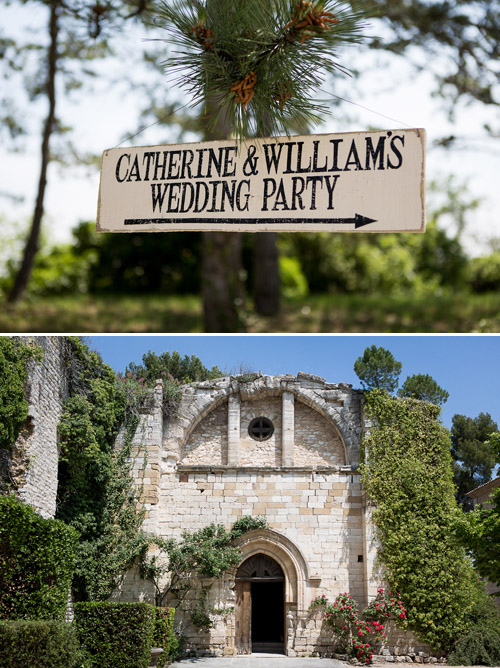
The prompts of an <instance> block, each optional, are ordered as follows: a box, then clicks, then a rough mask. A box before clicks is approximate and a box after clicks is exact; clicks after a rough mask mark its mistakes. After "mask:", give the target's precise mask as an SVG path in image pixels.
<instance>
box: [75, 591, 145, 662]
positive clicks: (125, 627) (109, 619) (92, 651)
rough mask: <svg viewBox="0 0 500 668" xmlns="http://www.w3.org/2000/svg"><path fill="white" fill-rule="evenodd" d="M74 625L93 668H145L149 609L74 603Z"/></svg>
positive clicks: (111, 604) (123, 605) (100, 603)
mask: <svg viewBox="0 0 500 668" xmlns="http://www.w3.org/2000/svg"><path fill="white" fill-rule="evenodd" d="M75 625H76V630H77V634H78V637H79V639H80V643H81V645H82V647H83V648H84V649H85V651H86V652H87V654H88V655H89V657H90V660H91V665H92V666H95V668H102V667H103V666H106V668H148V666H149V661H150V650H151V647H152V643H153V633H154V625H155V609H154V607H153V606H152V605H149V604H148V603H110V602H104V601H99V602H92V603H90V602H87V603H76V604H75Z"/></svg>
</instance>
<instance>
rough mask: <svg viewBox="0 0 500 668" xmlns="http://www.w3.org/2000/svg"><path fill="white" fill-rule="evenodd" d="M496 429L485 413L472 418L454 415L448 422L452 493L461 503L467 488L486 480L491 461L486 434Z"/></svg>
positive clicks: (490, 450)
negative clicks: (452, 479)
mask: <svg viewBox="0 0 500 668" xmlns="http://www.w3.org/2000/svg"><path fill="white" fill-rule="evenodd" d="M497 431H498V425H497V423H496V422H495V421H494V420H493V419H492V417H491V415H490V414H489V413H479V415H478V416H477V417H475V418H470V417H466V416H465V415H454V416H453V421H452V426H451V455H452V457H453V462H454V463H453V471H454V482H455V484H456V486H457V492H456V496H457V499H458V501H459V502H460V503H465V502H466V500H467V497H466V496H465V495H466V494H467V492H470V491H471V490H472V489H474V488H475V487H478V486H479V485H482V484H484V483H485V482H488V480H489V479H490V478H491V472H492V470H493V466H494V464H495V454H494V452H493V450H492V448H491V447H490V444H489V440H490V435H491V434H492V433H494V432H497Z"/></svg>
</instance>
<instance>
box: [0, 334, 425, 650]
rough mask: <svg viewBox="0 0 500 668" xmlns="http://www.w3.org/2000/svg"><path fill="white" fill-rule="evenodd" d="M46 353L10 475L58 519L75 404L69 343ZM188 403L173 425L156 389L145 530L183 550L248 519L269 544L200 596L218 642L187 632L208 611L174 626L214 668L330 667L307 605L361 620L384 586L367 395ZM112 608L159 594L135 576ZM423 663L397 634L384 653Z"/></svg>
mask: <svg viewBox="0 0 500 668" xmlns="http://www.w3.org/2000/svg"><path fill="white" fill-rule="evenodd" d="M30 339H31V337H30ZM26 340H28V339H27V338H26ZM36 342H37V343H38V345H41V346H42V347H43V350H44V357H43V361H42V362H41V363H40V364H32V365H31V366H30V377H29V382H28V387H27V395H28V397H27V398H28V401H29V416H28V419H27V422H26V425H25V428H24V429H23V430H22V432H21V434H20V436H19V438H18V441H17V442H16V445H15V449H14V455H15V460H14V459H12V461H11V460H10V459H8V458H6V457H7V455H5V457H4V459H5V462H4V461H3V460H2V470H4V471H6V472H7V474H8V476H7V477H8V480H7V482H9V483H10V482H12V481H14V482H15V489H17V492H16V493H17V494H18V496H19V497H20V498H21V499H22V500H24V501H25V502H27V503H29V504H31V505H32V506H33V507H34V508H35V509H36V510H37V512H39V513H40V514H41V515H43V516H45V517H51V516H53V515H54V512H55V503H56V493H57V460H58V455H59V452H58V444H57V424H58V421H59V419H60V415H61V412H62V407H63V402H64V399H65V398H66V397H67V393H68V389H67V385H68V379H67V371H66V365H65V362H64V360H65V346H66V345H67V342H66V339H65V337H36ZM181 392H182V400H181V402H180V405H179V407H178V409H177V410H176V411H175V412H174V413H173V415H164V411H163V387H162V383H161V381H159V382H158V383H157V385H156V387H155V389H154V394H153V401H152V403H151V406H150V407H149V408H148V410H147V411H146V412H145V413H144V414H143V415H142V417H141V420H140V423H139V426H138V428H137V431H136V434H135V437H134V442H133V475H134V478H135V480H136V482H137V486H138V488H139V489H140V490H141V494H142V501H143V503H144V507H145V510H146V519H145V522H144V530H145V531H147V532H148V533H150V534H152V535H156V536H161V537H163V538H168V537H175V538H180V536H181V534H182V532H183V531H184V530H188V531H193V530H196V529H201V528H203V527H205V526H207V525H209V524H211V523H215V524H223V525H224V526H225V528H226V529H230V528H231V526H232V525H233V524H234V522H235V521H236V520H237V519H238V518H240V517H242V516H243V515H252V516H263V517H265V518H266V521H267V528H266V529H265V530H259V531H251V532H249V533H246V534H244V535H243V536H242V537H241V538H240V540H239V544H238V547H239V548H240V550H241V553H242V558H241V563H240V564H239V565H238V566H237V567H236V568H234V569H232V570H231V571H229V572H227V573H226V574H225V576H224V577H223V578H221V579H220V580H216V581H215V582H213V583H201V585H204V584H207V585H208V584H212V586H211V587H210V588H209V589H208V595H207V600H206V602H205V604H206V610H207V612H209V613H210V616H211V621H212V623H213V628H211V629H210V630H209V631H203V630H200V629H199V628H196V627H195V626H193V624H192V623H191V622H190V612H191V611H190V609H189V608H190V605H191V607H193V606H194V605H196V601H199V597H198V598H196V600H194V599H193V600H192V601H189V600H188V601H187V602H186V605H184V606H183V608H184V612H179V614H178V615H177V617H176V620H177V621H176V623H177V624H178V625H180V626H181V628H182V632H183V633H184V635H185V636H186V639H187V649H188V650H190V651H192V652H196V653H198V654H200V653H201V654H208V655H213V656H234V655H237V654H246V653H249V652H252V651H273V652H279V653H284V654H287V655H289V656H297V655H299V656H300V655H309V654H311V653H315V654H316V653H317V654H319V655H328V654H329V653H331V651H332V646H333V639H332V636H331V635H330V634H329V633H328V631H327V630H326V629H325V627H324V625H323V624H322V621H321V612H317V613H311V612H309V610H308V608H309V605H310V603H311V601H312V600H313V599H314V598H315V597H316V596H318V595H321V594H326V595H327V596H328V597H329V598H330V600H333V599H334V598H335V596H336V595H337V594H339V593H342V592H350V593H351V594H352V595H353V596H354V598H355V599H357V601H358V602H359V604H360V607H364V606H365V605H366V604H367V603H368V602H369V601H370V600H372V599H373V598H374V597H375V595H376V591H377V588H378V587H379V586H383V584H384V583H383V579H382V575H381V573H380V572H379V571H378V570H377V567H376V552H377V544H376V541H375V536H374V526H373V523H372V521H371V507H370V504H369V503H368V502H367V500H366V498H365V496H364V494H363V490H362V487H361V481H360V475H359V463H360V452H361V443H362V436H363V433H364V432H365V430H366V429H369V424H367V422H366V420H365V418H364V414H363V392H361V391H360V390H353V389H352V387H351V386H350V385H346V384H343V383H339V384H332V383H328V382H326V381H325V380H324V379H323V378H320V377H318V376H312V375H310V374H306V373H300V372H299V373H298V374H297V375H296V376H293V375H285V376H267V375H262V374H260V373H256V374H244V375H241V376H230V377H225V378H219V379H216V380H212V381H206V382H201V383H192V384H189V385H184V386H183V387H182V388H181ZM116 447H120V437H119V438H118V440H117V444H116ZM7 454H8V453H7ZM0 455H2V453H0ZM113 598H115V599H116V600H128V601H137V600H147V601H151V602H153V601H154V591H153V588H152V585H151V584H150V583H149V582H148V581H145V580H143V579H141V578H140V577H139V574H138V573H137V572H136V571H135V570H132V571H130V572H129V573H127V574H126V576H125V578H124V580H123V583H122V585H121V587H120V588H119V590H118V591H117V592H116V593H115V595H114V597H113ZM422 650H424V651H426V652H428V651H429V648H427V647H425V646H423V645H422V643H420V642H419V641H417V640H415V638H414V637H413V636H412V635H411V634H409V633H404V634H403V633H399V632H395V631H393V632H392V633H391V634H390V638H389V647H388V650H387V651H388V652H389V651H390V652H391V653H398V654H400V655H401V656H400V657H399V659H402V658H403V656H402V655H404V654H409V653H411V652H418V651H422ZM388 659H390V660H394V659H393V657H388Z"/></svg>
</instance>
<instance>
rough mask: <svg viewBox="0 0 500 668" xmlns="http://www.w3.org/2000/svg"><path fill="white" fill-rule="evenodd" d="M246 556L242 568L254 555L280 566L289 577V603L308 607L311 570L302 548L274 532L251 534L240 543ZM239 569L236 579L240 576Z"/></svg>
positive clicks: (287, 601) (286, 593)
mask: <svg viewBox="0 0 500 668" xmlns="http://www.w3.org/2000/svg"><path fill="white" fill-rule="evenodd" d="M235 545H236V547H238V548H239V549H240V551H241V554H242V557H241V562H240V564H239V565H241V564H243V563H244V562H245V561H247V560H248V559H250V558H251V557H253V556H256V555H259V554H263V555H266V556H269V557H271V559H273V560H274V561H276V562H277V563H278V565H279V566H280V567H281V569H282V571H283V573H284V575H285V602H286V604H287V605H288V606H294V607H295V606H296V607H297V608H298V609H304V607H305V595H306V584H307V582H308V580H309V577H310V576H309V568H308V565H307V562H306V560H305V558H304V555H303V554H302V552H301V551H300V549H299V548H298V547H297V546H296V545H295V544H294V543H293V542H292V541H291V540H290V539H289V538H287V537H286V536H284V535H283V534H281V533H279V532H277V531H274V530H272V529H258V530H256V531H249V532H248V533H246V534H244V535H243V536H242V537H241V538H239V539H238V540H237V541H236V543H235ZM236 572H237V568H234V569H233V572H232V573H231V576H232V577H236Z"/></svg>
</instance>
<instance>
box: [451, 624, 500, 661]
mask: <svg viewBox="0 0 500 668" xmlns="http://www.w3.org/2000/svg"><path fill="white" fill-rule="evenodd" d="M448 663H450V664H451V665H455V666H500V633H499V632H498V631H496V630H495V629H492V628H490V627H488V626H484V625H476V626H473V627H472V629H470V631H469V632H468V633H467V635H465V636H463V638H460V639H459V640H458V642H457V643H456V644H455V647H454V648H453V650H452V652H451V653H450V654H449V656H448Z"/></svg>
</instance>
